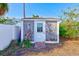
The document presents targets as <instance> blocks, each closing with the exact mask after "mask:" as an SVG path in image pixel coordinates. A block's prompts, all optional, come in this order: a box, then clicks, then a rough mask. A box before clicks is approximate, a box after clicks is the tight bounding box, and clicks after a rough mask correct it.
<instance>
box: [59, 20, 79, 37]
mask: <svg viewBox="0 0 79 59" xmlns="http://www.w3.org/2000/svg"><path fill="white" fill-rule="evenodd" d="M78 27H79V24H78V22H76V21H64V22H62V23H61V24H60V36H63V37H69V38H75V37H77V35H78V34H79V29H78Z"/></svg>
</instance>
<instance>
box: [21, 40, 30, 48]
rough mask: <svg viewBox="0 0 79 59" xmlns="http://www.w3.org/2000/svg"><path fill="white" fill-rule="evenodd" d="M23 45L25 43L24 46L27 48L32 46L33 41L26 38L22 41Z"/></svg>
mask: <svg viewBox="0 0 79 59" xmlns="http://www.w3.org/2000/svg"><path fill="white" fill-rule="evenodd" d="M22 45H24V47H26V48H30V47H31V41H30V40H29V39H24V41H23V42H22Z"/></svg>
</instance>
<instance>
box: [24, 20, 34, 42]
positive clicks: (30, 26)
mask: <svg viewBox="0 0 79 59" xmlns="http://www.w3.org/2000/svg"><path fill="white" fill-rule="evenodd" d="M24 38H25V39H30V40H31V41H34V21H29V20H28V21H24Z"/></svg>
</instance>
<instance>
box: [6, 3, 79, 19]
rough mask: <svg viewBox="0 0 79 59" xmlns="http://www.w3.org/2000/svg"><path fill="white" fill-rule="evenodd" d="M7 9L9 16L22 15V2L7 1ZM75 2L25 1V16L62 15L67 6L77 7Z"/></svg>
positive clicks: (18, 16) (19, 16)
mask: <svg viewBox="0 0 79 59" xmlns="http://www.w3.org/2000/svg"><path fill="white" fill-rule="evenodd" d="M8 6H9V7H8V8H9V11H8V12H7V13H6V14H5V16H6V17H10V18H22V17H23V3H9V4H8ZM77 6H79V4H77V3H26V6H25V8H26V13H25V14H26V17H32V15H39V16H40V17H52V18H53V17H59V16H61V15H62V10H65V9H67V8H68V7H77Z"/></svg>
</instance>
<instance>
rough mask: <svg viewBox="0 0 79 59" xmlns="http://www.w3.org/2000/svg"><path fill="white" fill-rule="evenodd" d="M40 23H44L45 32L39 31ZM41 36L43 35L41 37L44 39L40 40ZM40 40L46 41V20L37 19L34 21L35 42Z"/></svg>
mask: <svg viewBox="0 0 79 59" xmlns="http://www.w3.org/2000/svg"><path fill="white" fill-rule="evenodd" d="M38 23H42V24H43V32H37V24H38ZM36 35H37V36H36ZM38 35H39V36H38ZM40 36H41V39H43V40H39V39H40ZM37 39H38V40H37ZM35 40H36V41H35ZM40 41H46V29H45V21H39V20H36V21H34V42H40Z"/></svg>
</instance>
